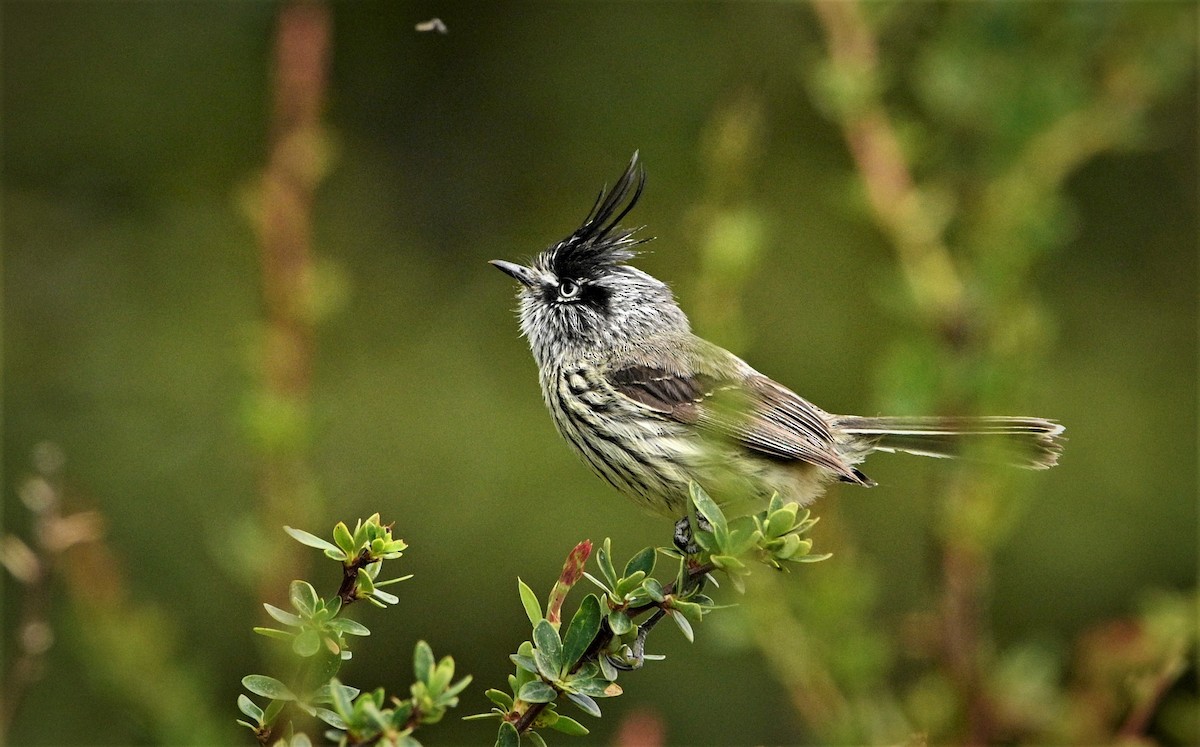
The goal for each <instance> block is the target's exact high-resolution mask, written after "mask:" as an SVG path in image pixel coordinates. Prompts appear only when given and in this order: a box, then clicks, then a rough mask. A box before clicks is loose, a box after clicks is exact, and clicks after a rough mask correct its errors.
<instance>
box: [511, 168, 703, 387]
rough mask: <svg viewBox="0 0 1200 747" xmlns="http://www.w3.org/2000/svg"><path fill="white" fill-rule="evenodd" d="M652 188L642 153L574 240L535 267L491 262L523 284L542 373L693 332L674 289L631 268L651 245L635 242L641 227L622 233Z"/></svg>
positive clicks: (528, 332)
mask: <svg viewBox="0 0 1200 747" xmlns="http://www.w3.org/2000/svg"><path fill="white" fill-rule="evenodd" d="M645 184H646V175H645V172H644V171H643V170H642V168H641V165H640V164H639V163H638V154H637V153H636V152H635V153H634V154H633V158H632V159H630V161H629V166H628V167H627V168H626V169H625V173H624V174H622V175H621V178H620V179H619V180H618V181H617V183H616V185H615V186H614V187H613V188H612V189H611V190H609V189H602V190H601V191H600V195H599V197H597V198H596V203H595V204H594V205H593V206H592V209H591V211H590V212H589V213H588V215H587V218H586V219H585V220H584V222H583V225H581V226H580V227H579V228H577V229H575V231H573V232H572V233H571V234H570V235H569V236H567V237H566V238H565V239H563V240H562V241H559V242H558V243H556V244H554V245H553V246H551V247H549V248H548V249H546V250H545V251H543V252H542V253H541V254H539V255H537V257H535V258H534V260H533V261H532V262H531V263H530V264H529V265H528V266H525V265H519V264H515V263H513V262H505V261H503V260H498V259H497V260H492V262H491V264H493V265H495V266H496V267H497V268H499V269H500V270H503V271H504V272H506V273H508V274H509V275H511V276H512V277H513V278H515V279H516V280H517V282H519V283H520V284H521V288H520V291H519V293H518V297H519V298H520V301H521V309H520V315H521V331H522V333H523V334H524V335H525V336H526V337H528V338H529V345H530V347H531V348H532V349H533V354H534V356H535V357H536V358H537V360H538V364H539V366H544V365H546V364H547V363H550V362H552V361H555V360H559V359H561V358H563V357H564V356H570V357H581V356H584V355H588V354H593V353H597V352H603V351H605V350H608V349H611V348H614V347H620V346H624V345H628V344H631V343H636V341H637V340H639V339H643V338H645V337H648V336H650V335H654V334H660V333H670V332H686V331H687V330H688V321H687V317H686V316H685V315H684V313H683V312H682V311H681V310H680V309H679V306H678V305H677V304H676V303H675V298H674V296H673V295H672V293H671V289H670V288H669V287H668V286H667V284H666V283H663V282H662V281H660V280H657V279H656V278H654V277H651V276H650V275H648V274H646V273H645V272H642V271H641V270H639V269H637V268H636V267H632V266H630V265H628V264H625V263H626V262H628V261H629V260H631V259H633V257H634V256H636V253H637V252H636V251H635V248H636V247H637V246H638V245H639V244H643V243H645V242H647V241H649V239H640V238H636V237H635V234H636V233H637V232H638V231H639V230H640V228H628V229H627V228H622V227H621V226H620V222H621V220H622V219H623V218H624V217H625V216H626V215H627V214H628V213H629V211H630V210H632V209H633V206H634V205H636V204H637V201H638V198H639V197H641V194H642V188H643V187H644V186H645Z"/></svg>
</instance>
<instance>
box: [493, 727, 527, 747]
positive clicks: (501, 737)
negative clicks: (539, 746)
mask: <svg viewBox="0 0 1200 747" xmlns="http://www.w3.org/2000/svg"><path fill="white" fill-rule="evenodd" d="M496 747H521V735H520V734H518V733H517V727H515V726H513V725H512V724H510V723H509V722H507V721H504V722H502V723H501V724H500V731H498V732H497V733H496Z"/></svg>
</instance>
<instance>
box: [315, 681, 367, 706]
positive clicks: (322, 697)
mask: <svg viewBox="0 0 1200 747" xmlns="http://www.w3.org/2000/svg"><path fill="white" fill-rule="evenodd" d="M334 688H340V689H341V691H342V694H343V695H345V696H346V697H347V698H349V699H350V700H353V699H354V698H356V697H358V693H359V692H360V690H359V689H358V688H357V687H350V686H349V685H342V684H335V683H334V682H329V683H327V684H324V685H321V686H320V687H318V688H317V690H316V692H314V693H313V695H312V697H311V698H309V702H311V703H316V704H320V703H333V702H334V700H335V695H334Z"/></svg>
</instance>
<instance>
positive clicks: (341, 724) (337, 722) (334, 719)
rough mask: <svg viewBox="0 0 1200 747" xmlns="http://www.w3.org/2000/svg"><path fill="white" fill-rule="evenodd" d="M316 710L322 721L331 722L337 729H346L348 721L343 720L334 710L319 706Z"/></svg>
mask: <svg viewBox="0 0 1200 747" xmlns="http://www.w3.org/2000/svg"><path fill="white" fill-rule="evenodd" d="M315 710H316V716H317V718H319V719H321V720H322V721H324V722H325V723H327V724H329V725H330V726H332V727H333V728H335V729H345V728H346V722H345V721H343V720H342V717H341V716H339V715H337V714H336V713H334V712H333V711H331V710H329V709H328V708H317V709H315Z"/></svg>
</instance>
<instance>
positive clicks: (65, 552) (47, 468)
mask: <svg viewBox="0 0 1200 747" xmlns="http://www.w3.org/2000/svg"><path fill="white" fill-rule="evenodd" d="M33 461H34V467H35V472H36V474H35V475H34V476H33V477H31V478H30V479H28V480H27V481H26V482H25V483H24V485H23V486H22V488H21V490H20V496H21V500H22V502H23V503H24V504H25V506H26V507H27V508H28V509H29V510H30V512H31V513H32V514H33V516H34V526H33V530H32V536H33V542H32V546H29V545H26V544H25V543H24V542H22V541H21V540H19V539H17V538H16V537H14V536H11V535H8V536H6V537H5V538H4V543H3V554H2V558H3V563H4V566H5V567H6V568H7V569H8V570H9V572H10V573H12V574H13V575H14V577H15V578H16V579H17V580H18V582H20V583H21V584H22V585H23V587H24V589H25V593H24V597H23V600H22V601H23V604H22V615H21V622H20V623H19V628H18V630H19V631H20V640H19V644H18V650H19V651H20V653H19V654H18V656H17V657H16V659H15V660H14V661H13V662H12V668H11V669H10V670H9V672H8V673H7V675H6V677H5V682H4V693H3V707H2V714H3V715H2V718H3V721H2V722H0V742H2V741H5V740H6V739H7V736H8V732H9V729H10V727H11V726H12V722H13V718H14V716H15V714H16V711H17V709H18V707H19V705H20V702H21V699H22V696H23V695H24V693H25V691H26V690H27V688H28V687H29V686H30V685H32V684H33V683H34V682H36V681H37V679H38V678H39V677H40V676H41V667H42V663H43V662H42V659H43V656H44V654H45V653H46V651H48V650H49V648H50V646H51V645H52V643H53V641H54V635H53V631H52V629H51V627H50V617H49V615H50V611H51V602H52V600H51V586H52V584H53V582H54V581H55V580H61V581H62V583H63V586H64V588H65V591H66V595H67V598H68V599H69V600H70V603H71V612H72V618H73V621H72V622H73V625H72V630H73V632H74V633H75V635H76V636H77V637H78V639H79V640H80V641H81V642H82V643H83V647H82V649H81V651H80V655H81V656H82V657H83V658H84V660H85V662H86V664H87V676H88V678H89V679H94V680H98V681H101V682H105V683H107V684H109V685H111V687H112V690H113V692H114V694H115V696H116V697H119V698H121V699H122V700H123V701H125V702H127V703H129V704H130V705H131V706H134V707H136V708H137V709H138V711H139V712H140V713H142V714H144V716H145V717H146V720H147V721H148V722H149V724H150V727H151V728H152V729H153V734H154V735H155V741H158V742H172V743H179V744H214V743H219V742H221V741H223V737H224V736H225V732H224V730H222V729H221V727H220V726H219V725H218V724H220V723H221V722H220V721H219V720H218V719H216V718H215V717H214V715H213V714H212V713H211V712H210V711H209V708H208V702H209V699H208V697H207V693H205V692H204V691H203V688H202V687H201V686H200V685H199V684H198V680H197V677H196V675H195V673H194V672H193V671H191V670H190V669H189V668H188V667H187V666H186V665H184V664H181V663H180V661H179V660H180V655H179V652H178V651H177V650H176V648H175V646H174V644H173V638H174V635H173V634H174V626H173V624H172V623H171V621H170V620H169V619H168V618H167V617H166V616H165V615H163V614H162V610H161V609H160V608H158V607H157V606H155V605H152V604H146V603H136V602H133V601H132V600H131V599H130V598H129V597H130V595H129V593H128V590H127V588H126V581H125V579H124V577H123V576H122V574H121V571H120V563H119V562H118V559H117V558H116V557H115V556H114V554H113V552H112V550H111V549H110V548H109V546H108V545H107V544H106V543H105V542H104V540H103V534H104V519H103V517H102V516H101V515H100V513H99V512H97V511H79V512H76V513H71V514H65V513H64V511H63V507H64V494H63V486H62V469H63V465H64V463H65V459H64V457H63V454H62V452H61V450H59V448H58V447H57V446H56V445H54V444H48V443H45V444H41V445H39V446H38V447H37V448H36V449H35V450H34V460H33ZM69 676H70V677H80V676H82V675H78V674H74V673H72V674H70V675H69Z"/></svg>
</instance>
